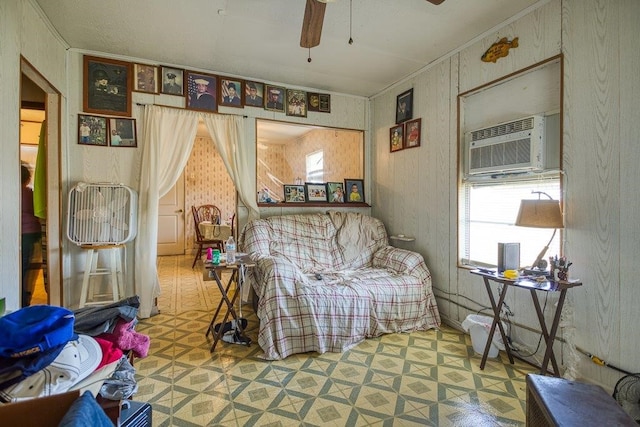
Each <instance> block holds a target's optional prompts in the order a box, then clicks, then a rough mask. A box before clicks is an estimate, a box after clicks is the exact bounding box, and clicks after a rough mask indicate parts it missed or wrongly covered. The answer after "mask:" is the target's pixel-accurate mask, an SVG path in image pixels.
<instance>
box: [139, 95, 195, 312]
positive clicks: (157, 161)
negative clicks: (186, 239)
mask: <svg viewBox="0 0 640 427" xmlns="http://www.w3.org/2000/svg"><path fill="white" fill-rule="evenodd" d="M198 116H199V114H198V113H197V112H194V111H188V110H180V109H176V108H163V107H159V106H156V105H147V106H145V110H144V114H143V119H142V126H143V127H142V139H143V144H144V145H143V151H142V166H141V169H140V190H139V195H138V236H137V238H136V243H135V258H134V262H135V289H136V293H137V294H138V295H139V296H140V309H139V310H138V314H139V316H140V317H141V318H147V317H150V316H151V315H152V311H153V310H154V308H155V304H154V300H155V298H156V297H157V296H158V295H160V285H159V282H158V269H157V267H156V257H157V255H158V246H157V245H158V200H159V199H160V197H162V196H164V195H165V194H166V193H167V192H168V191H169V190H170V189H171V188H172V187H173V186H174V184H175V183H176V181H177V180H178V177H179V176H180V174H181V173H182V170H183V169H184V167H185V165H186V164H187V160H188V159H189V155H190V153H191V149H192V147H193V143H194V141H195V137H196V132H197V129H198Z"/></svg>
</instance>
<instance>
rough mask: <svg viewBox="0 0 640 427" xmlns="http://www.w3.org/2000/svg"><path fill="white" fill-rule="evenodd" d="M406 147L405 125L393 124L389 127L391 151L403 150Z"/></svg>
mask: <svg viewBox="0 0 640 427" xmlns="http://www.w3.org/2000/svg"><path fill="white" fill-rule="evenodd" d="M403 148H404V125H396V126H391V129H389V151H391V152H392V153H393V152H394V151H398V150H402V149H403Z"/></svg>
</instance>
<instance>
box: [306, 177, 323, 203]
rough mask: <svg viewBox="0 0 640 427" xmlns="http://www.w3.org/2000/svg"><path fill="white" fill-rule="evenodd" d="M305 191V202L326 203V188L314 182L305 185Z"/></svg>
mask: <svg viewBox="0 0 640 427" xmlns="http://www.w3.org/2000/svg"><path fill="white" fill-rule="evenodd" d="M305 191H306V192H307V202H325V203H326V201H327V186H326V185H325V184H319V183H316V182H307V183H305Z"/></svg>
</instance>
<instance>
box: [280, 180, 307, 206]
mask: <svg viewBox="0 0 640 427" xmlns="http://www.w3.org/2000/svg"><path fill="white" fill-rule="evenodd" d="M306 200H307V197H306V194H305V191H304V185H299V184H291V185H290V184H285V185H284V201H285V202H286V203H305V202H306Z"/></svg>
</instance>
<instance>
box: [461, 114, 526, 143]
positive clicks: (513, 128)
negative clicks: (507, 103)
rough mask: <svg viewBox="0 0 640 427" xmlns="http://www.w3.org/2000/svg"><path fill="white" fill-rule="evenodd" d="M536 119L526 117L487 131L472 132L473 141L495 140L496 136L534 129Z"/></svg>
mask: <svg viewBox="0 0 640 427" xmlns="http://www.w3.org/2000/svg"><path fill="white" fill-rule="evenodd" d="M533 126H534V117H526V118H524V119H520V120H516V121H514V122H509V123H503V124H501V125H497V126H493V127H490V128H486V129H480V130H476V131H473V132H471V141H480V140H482V139H487V138H493V137H495V136H502V135H508V134H512V133H516V132H521V131H524V130H529V129H533Z"/></svg>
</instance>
